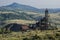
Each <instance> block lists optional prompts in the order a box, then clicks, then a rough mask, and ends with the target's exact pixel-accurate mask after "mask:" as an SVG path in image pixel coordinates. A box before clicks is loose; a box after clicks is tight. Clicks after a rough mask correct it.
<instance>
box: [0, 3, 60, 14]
mask: <svg viewBox="0 0 60 40" xmlns="http://www.w3.org/2000/svg"><path fill="white" fill-rule="evenodd" d="M0 10H2V11H3V10H19V11H20V10H22V11H30V12H37V13H44V10H45V9H44V8H43V9H41V8H40V9H38V8H35V7H32V6H28V5H24V4H18V3H12V4H10V5H6V6H2V7H0ZM48 10H49V12H50V13H57V12H60V8H55V9H48Z"/></svg>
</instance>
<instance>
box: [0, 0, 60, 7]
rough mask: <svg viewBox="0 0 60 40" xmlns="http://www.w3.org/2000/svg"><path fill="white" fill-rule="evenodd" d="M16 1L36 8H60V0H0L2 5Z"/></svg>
mask: <svg viewBox="0 0 60 40" xmlns="http://www.w3.org/2000/svg"><path fill="white" fill-rule="evenodd" d="M14 2H16V3H19V4H24V5H30V6H33V7H36V8H60V0H0V6H4V5H9V4H12V3H14Z"/></svg>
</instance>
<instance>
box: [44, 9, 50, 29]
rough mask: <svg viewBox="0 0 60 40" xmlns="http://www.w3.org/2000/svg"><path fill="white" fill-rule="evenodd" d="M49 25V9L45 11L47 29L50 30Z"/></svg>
mask: <svg viewBox="0 0 60 40" xmlns="http://www.w3.org/2000/svg"><path fill="white" fill-rule="evenodd" d="M48 26H49V23H48V9H46V10H45V27H46V29H48Z"/></svg>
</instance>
